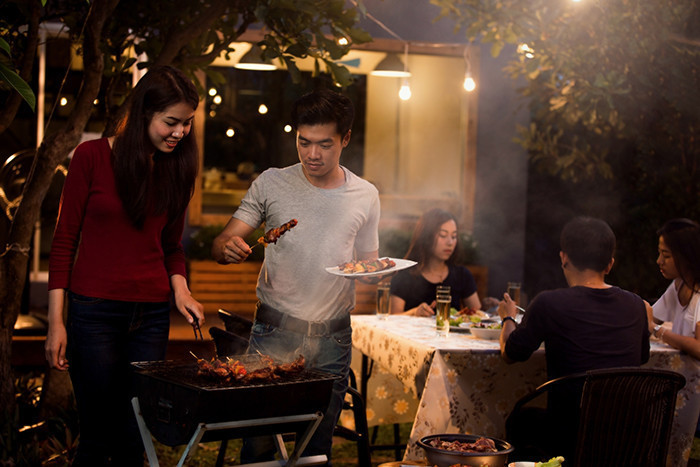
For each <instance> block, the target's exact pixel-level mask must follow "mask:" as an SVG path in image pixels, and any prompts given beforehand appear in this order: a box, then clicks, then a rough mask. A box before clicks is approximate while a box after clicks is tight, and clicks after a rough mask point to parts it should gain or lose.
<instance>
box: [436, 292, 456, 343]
mask: <svg viewBox="0 0 700 467" xmlns="http://www.w3.org/2000/svg"><path fill="white" fill-rule="evenodd" d="M451 304H452V297H451V296H450V295H444V294H442V295H438V296H437V297H436V300H435V325H436V328H437V335H438V336H440V337H447V336H448V335H449V333H450V306H451Z"/></svg>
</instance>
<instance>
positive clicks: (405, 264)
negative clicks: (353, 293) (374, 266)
mask: <svg viewBox="0 0 700 467" xmlns="http://www.w3.org/2000/svg"><path fill="white" fill-rule="evenodd" d="M381 259H390V260H392V261H393V262H394V263H396V265H395V266H393V267H390V268H387V269H382V270H381V271H375V272H356V273H345V272H343V271H342V270H341V269H340V267H339V266H333V267H330V268H326V271H327V272H329V273H331V274H334V275H336V276H343V277H370V276H383V275H384V274H391V273H394V272H397V271H401V270H402V269H408V268H410V267H413V266H415V265H416V262H415V261H411V260H410V259H400V258H381Z"/></svg>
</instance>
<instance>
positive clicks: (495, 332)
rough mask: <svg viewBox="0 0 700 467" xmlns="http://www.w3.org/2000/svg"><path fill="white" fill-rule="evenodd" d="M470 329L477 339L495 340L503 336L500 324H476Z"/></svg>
mask: <svg viewBox="0 0 700 467" xmlns="http://www.w3.org/2000/svg"><path fill="white" fill-rule="evenodd" d="M470 329H471V332H472V335H473V336H474V337H476V338H477V339H487V340H494V339H498V338H499V337H500V335H501V325H500V323H474V324H472V327H471V328H470Z"/></svg>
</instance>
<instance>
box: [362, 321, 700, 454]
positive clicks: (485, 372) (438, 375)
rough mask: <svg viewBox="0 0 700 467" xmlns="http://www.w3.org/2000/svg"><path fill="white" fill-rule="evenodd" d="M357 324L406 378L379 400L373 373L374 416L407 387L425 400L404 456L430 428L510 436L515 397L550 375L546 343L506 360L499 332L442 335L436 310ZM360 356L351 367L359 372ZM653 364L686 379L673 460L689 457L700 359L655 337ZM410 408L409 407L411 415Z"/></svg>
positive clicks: (390, 368)
mask: <svg viewBox="0 0 700 467" xmlns="http://www.w3.org/2000/svg"><path fill="white" fill-rule="evenodd" d="M352 327H353V346H354V347H355V349H357V350H358V351H359V352H361V353H362V354H364V355H366V356H368V357H370V358H371V359H373V360H374V361H375V362H376V363H375V365H379V366H380V367H381V368H382V370H380V374H381V371H385V372H387V373H389V374H390V375H391V376H393V377H395V378H397V379H398V381H400V382H401V384H402V385H403V386H404V389H398V390H397V389H396V386H394V389H393V391H394V394H395V395H390V394H389V393H388V392H387V393H386V394H384V396H385V399H386V401H383V402H384V403H383V404H375V403H374V402H373V399H374V396H373V391H374V392H375V393H376V388H374V389H373V387H372V379H370V380H369V381H370V389H369V390H368V394H367V403H368V408H369V413H368V418H369V415H371V416H372V418H373V419H376V420H389V419H391V417H395V414H393V415H392V414H391V411H392V410H393V411H395V407H396V406H395V402H396V400H399V399H401V398H404V399H405V398H406V394H408V393H411V394H412V395H414V396H415V397H417V398H418V400H419V401H420V402H419V403H418V405H417V408H416V412H415V418H414V420H413V428H412V431H411V435H410V438H409V442H408V447H407V450H406V453H405V456H404V459H405V460H422V459H423V458H424V455H423V451H422V449H420V448H419V447H418V446H417V444H416V443H417V441H418V440H419V439H420V438H422V437H423V436H427V435H429V434H434V433H457V432H459V433H472V434H479V435H486V436H491V437H495V438H504V437H505V418H506V416H507V414H508V413H509V412H510V410H511V409H512V408H513V405H514V404H515V402H516V401H517V400H518V399H519V398H520V397H522V396H523V395H525V394H527V393H528V392H530V391H531V390H533V389H534V388H536V387H537V386H539V385H540V384H542V383H544V382H545V381H546V380H547V372H546V364H545V359H544V349H540V350H538V351H537V352H535V354H534V355H533V356H532V357H531V358H530V359H529V360H528V361H527V362H522V363H516V364H513V365H508V364H506V363H505V362H504V361H503V360H502V359H501V357H500V352H499V343H498V341H497V340H491V341H487V340H480V339H476V338H475V337H474V336H472V335H471V334H465V333H450V335H449V336H448V337H446V338H445V337H438V336H437V335H436V334H435V321H434V318H433V319H431V318H419V317H410V316H389V318H388V319H386V320H379V319H378V318H377V317H376V316H374V315H356V316H353V317H352ZM357 360H360V359H355V361H354V362H353V367H355V368H356V373H357V374H358V375H359V370H358V368H359V364H358V362H357ZM647 366H651V367H656V368H668V369H672V370H674V371H678V372H680V373H682V374H683V375H684V376H685V377H686V379H687V380H688V382H687V384H686V386H685V387H684V388H683V389H682V390H681V392H680V393H679V397H678V403H677V404H676V418H675V420H674V427H673V432H672V439H671V446H670V447H669V459H668V463H667V465H668V466H674V467H676V466H683V465H686V464H687V460H688V456H689V453H690V446H691V444H692V440H693V437H694V434H695V427H696V424H697V420H698V416H699V415H700V393H699V391H698V389H700V387H699V386H700V366H699V365H698V362H697V361H696V360H694V359H693V358H691V357H688V356H687V355H682V354H680V353H679V352H678V351H676V350H673V349H671V348H669V347H667V346H665V345H662V344H657V343H653V344H652V355H651V358H650V361H649V363H647ZM375 371H376V370H375ZM372 378H374V373H373V375H372ZM382 378H384V379H385V380H386V377H384V376H383V377H382ZM386 387H389V386H386ZM380 407H384V411H385V413H381V412H380V410H382V409H380ZM409 407H410V405H409ZM411 414H412V411H411V410H408V409H407V410H406V412H405V415H408V416H410V415H411ZM388 423H394V422H393V421H389V422H388ZM370 424H372V423H371V422H370Z"/></svg>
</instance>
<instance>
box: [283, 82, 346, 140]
mask: <svg viewBox="0 0 700 467" xmlns="http://www.w3.org/2000/svg"><path fill="white" fill-rule="evenodd" d="M291 118H292V127H293V128H294V130H295V131H296V130H298V129H299V127H300V126H301V125H323V124H326V123H335V126H336V129H337V130H338V134H339V135H340V136H341V137H344V136H345V135H347V134H348V132H349V131H350V129H351V128H352V122H353V120H354V119H355V108H354V107H353V105H352V101H351V100H350V99H348V98H347V97H346V96H344V95H342V94H340V93H339V92H336V91H331V90H330V89H320V90H317V91H313V92H310V93H308V94H305V95H303V96H301V97H300V98H299V99H298V100H297V101H296V102H294V104H293V105H292V112H291Z"/></svg>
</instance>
